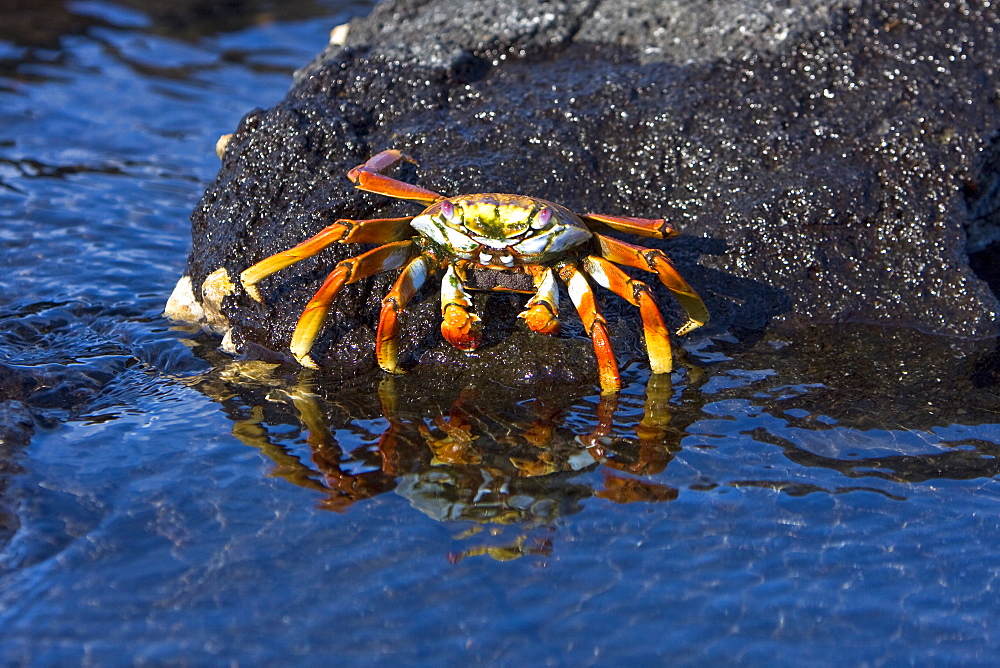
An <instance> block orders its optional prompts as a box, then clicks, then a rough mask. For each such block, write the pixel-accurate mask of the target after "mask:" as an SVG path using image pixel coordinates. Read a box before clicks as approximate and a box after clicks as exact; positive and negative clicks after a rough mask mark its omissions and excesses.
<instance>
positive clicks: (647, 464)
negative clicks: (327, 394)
mask: <svg viewBox="0 0 1000 668" xmlns="http://www.w3.org/2000/svg"><path fill="white" fill-rule="evenodd" d="M282 393H283V394H284V395H285V397H287V399H288V400H289V401H290V403H291V404H292V406H293V407H294V409H295V411H296V413H297V415H298V418H299V421H300V422H301V425H302V428H303V431H304V432H305V434H306V441H307V443H308V445H309V447H310V456H311V459H312V466H309V465H307V464H305V463H304V462H302V461H301V460H299V459H298V458H295V457H292V456H288V455H287V454H282V453H281V451H280V448H277V449H276V448H275V447H274V445H273V444H270V445H269V446H268V447H262V450H263V451H264V452H265V453H267V454H268V455H269V456H270V457H271V458H272V459H274V460H275V463H276V464H278V470H277V472H276V473H277V475H280V476H282V477H284V478H286V479H287V480H289V481H291V482H293V483H295V484H297V485H301V486H305V487H309V488H312V489H316V490H319V491H322V492H323V493H324V495H325V498H324V499H323V501H322V502H321V506H322V507H324V508H327V509H330V510H335V511H344V510H346V509H347V508H348V507H350V506H351V505H353V504H354V503H357V502H359V501H363V500H365V499H369V498H372V497H375V496H377V495H379V494H382V493H385V492H389V491H395V492H396V493H397V494H399V495H400V496H402V497H404V498H406V499H407V500H408V501H409V502H410V503H411V504H412V505H413V506H414V507H415V508H417V509H418V510H420V511H421V512H422V513H424V514H425V515H427V516H429V517H432V518H434V519H436V520H439V521H465V522H471V523H472V527H471V528H470V529H469V530H467V531H465V532H463V534H461V535H460V536H459V538H468V537H470V536H473V535H476V534H479V533H480V532H482V531H484V530H485V531H488V532H490V533H492V534H493V536H494V537H496V536H498V535H499V534H502V533H503V527H505V526H510V525H516V526H517V527H518V528H517V529H516V530H517V531H519V532H521V533H520V535H518V536H517V538H516V539H515V540H513V541H512V542H508V543H507V544H504V545H500V546H484V547H477V548H472V549H470V550H465V551H462V552H461V553H458V554H455V555H452V556H451V559H452V560H453V561H454V560H458V559H461V558H464V557H467V556H474V555H488V556H491V557H492V558H494V559H498V560H508V559H512V558H516V557H518V556H524V555H541V556H544V555H547V554H548V553H549V552H550V550H551V536H550V534H549V532H550V527H551V526H552V524H553V522H554V521H555V520H556V519H557V518H559V517H562V516H566V515H569V514H573V513H576V512H579V511H580V510H581V509H582V501H584V500H585V499H587V498H591V497H595V496H596V497H599V498H603V499H606V500H608V501H611V502H614V503H631V502H637V501H642V502H657V501H669V500H672V499H674V498H676V497H677V490H675V489H674V488H672V487H668V486H665V485H661V484H657V483H654V482H651V481H649V480H648V479H645V478H644V477H645V476H651V475H654V474H657V473H659V472H661V471H663V470H664V469H665V468H666V466H667V464H668V463H669V462H670V460H671V458H672V457H673V453H675V452H677V451H678V450H679V441H680V438H681V437H682V436H683V432H681V431H680V430H679V429H677V428H675V427H672V426H671V425H670V421H671V417H672V411H671V408H670V405H669V399H670V395H671V393H672V387H671V383H670V380H669V377H668V376H663V375H654V376H651V380H650V383H649V385H648V386H647V388H646V398H645V404H644V406H643V407H642V409H641V410H640V409H639V407H638V406H637V405H636V406H632V407H631V410H632V412H635V413H640V412H641V413H642V417H641V419H639V420H638V422H634V423H633V424H631V425H626V424H616V423H615V420H614V418H615V415H616V411H618V409H619V401H623V402H627V401H628V400H630V399H631V400H633V401H634V400H636V399H638V397H635V396H634V395H625V396H624V397H623V398H622V399H619V397H618V395H607V394H605V395H601V396H600V398H599V402H598V403H597V405H596V406H594V407H593V408H592V409H590V410H586V409H585V410H584V411H580V407H579V404H576V405H575V406H573V407H572V412H573V413H574V414H575V415H570V409H571V406H570V405H568V404H567V402H566V401H558V400H555V401H553V400H551V399H549V400H545V399H538V398H533V399H528V400H525V401H520V402H514V403H510V404H508V405H504V404H503V402H498V401H496V400H489V401H486V400H482V399H480V397H479V392H478V391H477V390H476V389H475V388H472V387H467V388H465V389H464V390H462V392H461V394H460V396H459V397H458V398H457V399H455V400H454V401H453V402H451V404H450V406H448V407H447V408H446V409H445V410H440V409H427V408H424V409H422V410H421V409H419V408H418V409H416V410H414V409H411V408H410V407H409V406H407V405H406V403H405V402H403V401H402V400H401V397H400V395H399V394H398V393H397V391H396V381H395V379H394V378H392V377H388V378H385V379H384V380H383V381H382V382H381V384H380V385H379V389H378V399H379V402H380V405H381V414H382V417H383V420H381V421H375V422H376V423H381V425H384V427H383V430H382V431H381V433H373V434H371V436H372V439H373V440H375V439H377V440H376V442H375V443H374V444H372V443H371V442H369V443H365V444H363V445H355V446H354V447H353V448H351V449H348V448H345V446H344V445H343V444H342V443H341V440H342V439H340V440H338V436H337V433H338V430H337V428H336V427H334V426H331V420H330V418H329V417H328V416H329V415H330V414H331V411H330V408H331V406H330V405H329V403H328V402H327V400H326V399H324V398H323V397H321V396H320V395H318V394H316V393H314V392H313V391H311V390H303V389H289V390H283V391H282ZM272 396H274V395H273V394H272ZM421 403H424V402H421ZM425 405H426V404H425ZM591 411H593V412H591ZM347 412H348V414H351V413H352V411H350V410H348V411H347ZM581 412H584V413H586V414H585V415H582V416H581V415H580V413H581ZM578 419H579V421H578V422H577V420H578ZM574 423H575V424H574ZM368 428H369V429H371V424H370V423H369V427H368ZM243 433H248V431H247V430H246V429H244V430H243ZM341 433H342V432H341ZM254 440H257V439H254ZM255 445H258V446H260V444H259V443H255ZM595 470H600V472H601V476H600V480H599V481H594V479H593V477H592V476H587V475H586V474H588V473H590V472H593V471H595ZM595 487H597V488H596V489H595ZM539 532H540V534H539ZM528 533H531V534H532V536H531V537H529V536H528V535H527V534H528ZM535 534H538V535H535Z"/></svg>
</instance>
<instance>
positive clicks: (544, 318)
mask: <svg viewBox="0 0 1000 668" xmlns="http://www.w3.org/2000/svg"><path fill="white" fill-rule="evenodd" d="M532 278H533V279H534V282H535V294H534V295H533V296H532V297H531V299H529V300H528V303H527V304H526V305H525V306H527V308H525V309H524V310H523V311H521V312H520V313H519V314H518V316H517V317H519V318H523V319H524V322H525V323H527V325H528V327H529V328H530V329H531V331H533V332H538V333H539V334H556V333H557V332H558V331H559V286H558V285H557V284H556V273H555V271H553V270H552V268H551V267H546V268H544V269H542V270H541V271H537V272H532Z"/></svg>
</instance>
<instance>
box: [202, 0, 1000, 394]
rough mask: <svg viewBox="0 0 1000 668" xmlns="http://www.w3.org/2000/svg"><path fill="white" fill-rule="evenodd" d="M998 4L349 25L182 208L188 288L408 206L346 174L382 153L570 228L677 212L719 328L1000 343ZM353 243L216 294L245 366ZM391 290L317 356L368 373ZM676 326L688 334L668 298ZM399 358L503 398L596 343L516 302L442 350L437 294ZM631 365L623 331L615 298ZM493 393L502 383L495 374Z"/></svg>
mask: <svg viewBox="0 0 1000 668" xmlns="http://www.w3.org/2000/svg"><path fill="white" fill-rule="evenodd" d="M998 28H1000V18H998V14H997V11H996V10H995V9H994V8H992V7H990V3H988V2H981V3H965V2H959V3H926V2H910V3H903V2H863V1H860V0H853V1H849V2H839V3H838V2H834V3H830V2H812V3H810V2H802V3H794V4H789V3H779V2H767V1H766V0H746V1H744V2H738V3H730V2H725V3H723V2H709V3H686V2H677V1H675V2H673V3H659V2H648V1H643V0H633V1H631V2H626V3H621V2H610V1H608V2H591V3H573V2H528V1H527V0H522V1H521V2H503V3H501V2H489V1H484V2H477V3H464V2H457V1H453V0H431V1H410V2H406V1H401V2H385V3H382V4H380V5H379V6H378V7H377V8H376V10H375V12H374V13H373V14H372V15H371V16H370V17H368V18H366V19H362V20H358V21H355V22H353V23H352V26H351V31H350V33H349V36H348V42H347V45H346V46H345V47H343V48H342V47H340V46H331V47H330V48H328V49H327V51H325V52H324V53H323V54H321V55H320V57H319V58H317V60H316V61H315V62H313V63H312V64H310V65H309V66H307V67H306V68H304V69H303V70H302V71H301V72H300V73H299V74H298V76H297V79H296V82H295V85H294V86H293V88H292V90H291V91H290V93H289V95H288V97H287V98H286V99H285V100H284V101H283V102H281V103H280V104H279V105H277V106H276V107H274V108H273V109H270V110H267V111H254V112H252V113H251V114H249V115H248V116H247V117H246V118H245V119H244V121H243V123H242V124H241V126H240V128H239V129H238V131H237V132H236V134H235V136H234V137H233V139H232V141H231V142H230V143H229V145H228V148H227V150H226V153H225V154H224V160H223V167H222V170H221V172H220V174H219V178H218V180H217V182H216V183H215V184H214V185H213V186H212V187H211V188H210V189H209V190H208V192H207V193H206V194H205V197H204V199H203V200H202V202H201V203H200V205H199V206H198V208H197V210H196V211H195V212H194V214H193V217H192V219H193V234H194V250H193V253H192V256H191V261H190V266H189V273H190V275H191V277H192V279H193V282H194V285H195V296H196V297H197V296H198V287H199V286H201V284H202V282H203V280H204V279H205V278H206V277H207V276H208V275H209V274H211V273H212V272H214V271H216V270H217V269H219V268H220V267H225V268H226V269H227V270H228V271H229V273H230V275H231V276H233V277H234V278H235V276H236V275H238V273H239V272H240V271H241V270H242V269H244V268H246V267H247V266H249V265H250V264H252V263H253V262H255V261H257V260H258V259H260V258H262V257H264V256H266V255H268V254H271V253H274V252H276V251H279V250H283V249H285V248H288V247H290V246H292V245H294V244H295V243H296V242H298V241H300V240H302V239H304V238H306V237H307V236H309V235H311V234H313V233H315V232H316V231H318V230H319V229H320V228H322V227H323V226H325V225H327V224H329V223H331V222H333V221H334V220H336V219H337V218H341V217H347V218H371V217H382V216H388V215H406V214H413V213H416V212H417V211H419V207H418V206H416V205H413V204H411V203H402V202H395V201H391V200H388V199H387V198H384V197H380V196H372V195H364V194H360V193H357V192H356V191H353V190H352V189H351V188H350V187H349V183H348V182H347V180H346V179H344V178H343V177H342V175H343V174H344V173H345V172H346V171H347V169H349V168H350V167H352V166H354V165H356V164H358V163H360V162H362V161H363V160H364V159H366V158H367V157H368V156H369V155H371V154H373V153H375V152H377V151H380V150H383V149H385V148H389V147H394V148H399V149H403V150H405V151H406V152H408V153H410V154H411V155H413V156H415V157H416V158H417V159H418V160H419V161H420V167H419V168H412V167H410V166H407V168H406V169H403V170H402V172H401V174H400V175H401V176H402V177H404V178H406V179H407V180H410V181H413V182H417V183H419V184H420V185H422V186H425V187H428V188H431V189H434V190H437V191H440V192H443V193H446V194H458V193H463V192H482V191H499V192H518V193H524V194H531V195H535V196H539V197H544V198H546V199H550V200H554V201H557V202H560V203H562V204H565V205H567V206H569V207H570V208H572V209H575V210H578V211H604V212H608V213H623V214H632V215H637V216H646V217H657V216H665V217H666V218H668V219H670V220H671V221H673V222H674V223H675V224H676V225H677V226H678V227H679V228H680V229H681V230H682V231H683V232H684V233H685V235H686V236H685V237H683V238H681V239H679V240H676V241H671V242H667V243H662V244H657V243H656V242H653V243H652V244H649V245H659V246H660V247H662V248H663V249H664V250H666V252H667V253H668V254H670V255H671V257H672V258H674V260H675V262H676V264H677V266H678V268H679V269H680V271H681V272H682V273H683V274H684V275H685V276H687V277H688V278H689V279H690V281H691V282H692V284H693V285H694V287H695V288H696V289H698V290H699V291H700V292H701V293H702V295H703V296H704V297H705V298H706V301H707V303H708V305H709V308H710V309H711V310H712V313H713V322H714V326H715V327H716V331H718V330H721V329H725V328H727V327H728V328H734V327H735V328H739V329H760V328H763V327H764V326H765V325H767V324H768V323H769V322H773V321H780V322H783V323H786V324H788V325H792V326H796V325H801V324H804V323H823V322H828V323H837V322H873V323H886V324H894V325H902V326H908V327H915V328H919V329H922V330H925V331H930V332H935V333H941V334H950V335H958V336H967V337H989V336H994V335H996V334H997V312H998V304H997V300H996V297H995V295H994V293H993V292H992V291H991V289H990V287H989V285H988V284H987V283H986V282H985V281H984V280H981V279H980V278H979V277H978V276H977V275H976V274H975V273H974V271H973V270H972V269H971V268H970V258H969V254H970V252H971V253H974V254H975V255H974V261H975V265H976V266H977V268H979V269H980V271H981V272H982V273H983V275H984V276H986V277H987V278H989V277H990V272H989V267H991V266H992V258H993V256H994V255H995V250H996V248H997V244H996V240H997V239H998V238H1000V235H998V234H997V230H998V229H1000V228H998V225H997V220H996V216H995V214H993V213H992V212H994V211H995V210H996V208H997V207H996V206H995V202H996V199H997V178H996V174H997V162H998V161H997V159H996V153H997V149H996V147H995V145H994V141H995V138H996V135H997V128H998V125H1000V115H998V114H997V102H998V87H997V83H996V81H997V77H996V67H997V65H996V54H997V52H998V47H1000V44H998V37H997V35H998V31H997V29H998ZM356 252H357V251H356V249H354V250H352V249H351V247H348V246H342V247H337V248H332V249H329V250H327V251H324V252H323V253H322V254H320V255H319V256H317V257H316V258H313V259H311V260H308V261H305V262H302V263H300V264H299V265H296V266H295V267H293V268H290V269H286V270H284V271H283V272H281V273H279V274H277V275H275V276H273V277H270V278H268V279H266V280H265V281H264V282H263V283H262V285H261V287H262V293H263V295H264V298H265V302H266V305H265V306H259V305H257V304H255V303H253V302H251V301H250V300H249V299H248V298H247V296H246V295H245V294H244V293H243V292H242V290H238V291H237V292H236V293H235V294H234V295H232V296H231V297H228V298H226V300H225V301H223V309H222V310H223V313H224V314H225V315H226V316H227V317H228V318H229V321H230V324H231V325H232V327H233V330H232V333H231V342H232V346H233V348H234V349H236V350H240V351H242V352H244V353H245V354H248V355H250V356H266V355H267V354H269V353H267V352H266V351H279V352H286V351H287V342H288V338H289V335H290V332H291V329H292V327H293V326H294V323H295V319H296V318H297V315H298V313H299V311H300V310H301V308H302V306H303V304H304V303H305V301H306V300H307V299H308V297H309V295H310V294H311V293H312V291H314V290H315V288H316V287H317V286H318V284H319V281H321V280H322V277H323V276H324V275H325V274H326V272H328V271H329V270H330V269H331V268H332V266H333V264H334V263H335V262H336V261H337V260H339V259H342V258H343V257H346V256H347V255H349V254H354V253H356ZM388 281H389V278H387V277H382V278H379V279H377V280H376V281H374V283H372V282H366V283H361V284H357V285H355V286H351V287H349V288H348V289H347V290H346V291H345V293H344V295H343V298H342V299H340V300H339V301H338V302H337V304H336V306H335V308H334V311H333V312H332V313H331V321H330V323H329V326H328V327H327V329H326V330H325V333H324V335H323V336H322V337H321V339H320V340H319V341H318V342H317V346H316V348H315V349H314V350H315V351H316V353H317V356H318V357H319V358H320V359H321V360H323V364H324V365H325V366H327V367H328V368H329V369H330V370H332V371H335V372H337V373H343V374H354V373H358V372H360V371H364V370H366V369H368V368H371V367H372V366H373V365H374V360H373V357H372V354H371V349H372V336H373V331H374V326H375V323H376V320H377V315H378V308H379V300H380V297H381V296H382V295H383V294H384V293H385V291H386V290H387V289H388ZM659 294H660V295H661V296H662V297H663V298H662V300H661V303H662V304H663V305H664V306H665V308H666V310H667V311H668V313H667V319H668V324H676V323H677V322H678V320H679V318H678V315H677V314H676V313H675V312H674V311H675V310H676V309H674V308H673V307H672V303H671V301H670V299H669V297H667V296H666V293H665V291H662V290H661V291H660V293H659ZM416 301H417V302H418V303H416V304H415V305H414V306H413V307H412V308H411V309H410V310H409V314H410V317H409V318H408V319H407V321H406V323H405V337H404V338H405V339H406V341H405V343H404V346H403V348H404V350H408V351H410V353H411V354H412V355H413V356H414V357H417V358H420V359H421V360H422V361H423V362H425V363H430V362H433V361H448V362H449V363H450V364H451V365H453V366H456V367H461V366H468V367H470V368H473V369H475V368H479V367H477V361H476V360H478V359H481V358H482V357H484V356H492V357H494V358H496V359H492V360H491V361H490V364H489V365H488V367H490V368H492V370H491V371H490V373H493V372H494V371H495V370H496V366H495V364H496V361H498V360H507V361H508V362H510V364H508V365H506V369H505V370H504V371H503V372H498V373H500V374H501V375H502V376H503V380H505V381H512V382H518V381H523V380H532V379H535V378H539V377H551V375H552V374H555V375H557V376H558V377H559V378H560V379H562V380H574V379H577V378H580V377H582V375H588V374H590V373H591V372H592V369H591V367H590V366H589V365H590V364H591V361H590V359H589V358H588V356H587V355H579V354H578V353H579V351H584V350H587V348H588V345H587V343H586V342H585V341H580V340H579V339H573V338H572V335H573V334H574V333H576V334H578V333H579V330H578V329H577V330H574V327H573V323H572V318H571V317H570V318H567V320H569V321H570V322H569V325H570V326H569V327H568V328H567V329H568V330H569V331H568V335H567V336H568V337H569V338H567V337H566V336H564V338H562V339H555V340H548V339H545V338H544V337H540V336H534V335H530V336H529V335H528V334H523V333H518V334H517V335H516V336H515V335H514V332H515V331H516V326H515V325H514V324H513V320H514V317H513V316H514V314H516V312H517V310H518V304H517V303H514V302H512V298H511V297H509V296H507V295H482V296H481V297H480V300H479V301H480V303H479V306H480V308H481V310H482V311H483V312H484V319H485V320H486V321H487V324H488V327H487V333H486V342H487V346H486V347H485V348H484V351H483V353H482V354H481V355H474V356H471V357H470V356H466V355H464V354H461V353H455V352H453V351H451V350H449V349H448V348H447V346H446V345H445V344H443V343H442V342H441V340H440V337H439V336H438V334H437V303H436V295H435V291H434V290H433V289H425V290H424V291H423V292H422V293H421V294H420V295H418V298H417V300H416ZM605 304H606V306H605V312H606V314H607V315H608V317H609V320H611V321H612V322H613V323H615V328H614V329H615V331H614V332H613V334H614V335H615V336H616V341H615V343H616V347H617V348H618V351H619V353H620V354H621V357H622V358H623V359H625V360H627V359H629V358H631V357H636V356H639V355H641V342H640V341H639V340H638V337H637V336H636V335H635V331H636V323H635V314H634V313H633V311H632V310H631V307H627V306H623V305H622V304H620V300H617V299H616V298H609V299H607V300H605ZM504 374H506V375H504Z"/></svg>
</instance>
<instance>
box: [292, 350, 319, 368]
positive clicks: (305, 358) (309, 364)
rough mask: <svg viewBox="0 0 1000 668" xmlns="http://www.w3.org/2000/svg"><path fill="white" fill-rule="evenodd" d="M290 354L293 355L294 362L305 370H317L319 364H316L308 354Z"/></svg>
mask: <svg viewBox="0 0 1000 668" xmlns="http://www.w3.org/2000/svg"><path fill="white" fill-rule="evenodd" d="M292 354H293V355H295V361H297V362H298V363H299V364H301V365H302V366H304V367H305V368H307V369H319V364H317V363H316V360H314V359H313V358H312V356H311V355H310V354H309V353H304V354H302V355H299V354H296V353H294V352H293V353H292Z"/></svg>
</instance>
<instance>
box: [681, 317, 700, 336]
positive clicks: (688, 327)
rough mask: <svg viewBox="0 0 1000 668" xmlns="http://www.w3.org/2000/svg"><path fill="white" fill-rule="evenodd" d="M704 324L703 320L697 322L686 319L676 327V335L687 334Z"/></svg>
mask: <svg viewBox="0 0 1000 668" xmlns="http://www.w3.org/2000/svg"><path fill="white" fill-rule="evenodd" d="M704 324H705V323H704V322H699V321H697V320H688V321H687V322H686V323H684V324H683V325H681V326H680V327H679V328H678V329H677V336H684V335H685V334H689V333H691V332H693V331H694V330H696V329H698V328H699V327H701V326H702V325H704Z"/></svg>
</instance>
